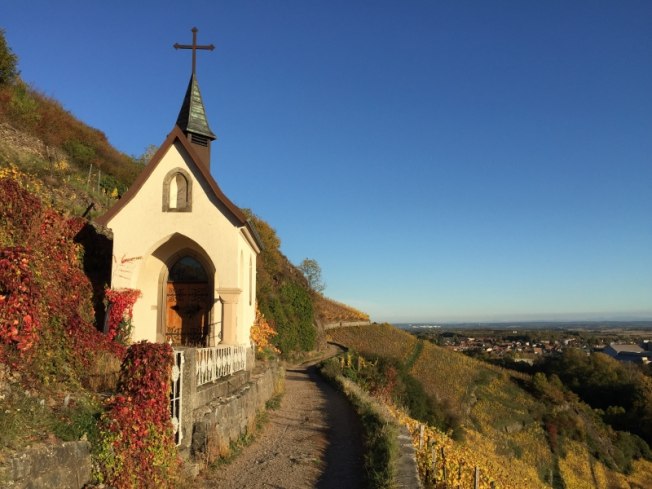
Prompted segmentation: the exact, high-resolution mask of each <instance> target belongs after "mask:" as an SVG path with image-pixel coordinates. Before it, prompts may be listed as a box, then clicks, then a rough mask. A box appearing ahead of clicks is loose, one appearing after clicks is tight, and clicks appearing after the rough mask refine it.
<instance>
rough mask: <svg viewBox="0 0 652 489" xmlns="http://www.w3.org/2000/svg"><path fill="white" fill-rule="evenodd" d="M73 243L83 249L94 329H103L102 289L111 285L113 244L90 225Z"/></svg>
mask: <svg viewBox="0 0 652 489" xmlns="http://www.w3.org/2000/svg"><path fill="white" fill-rule="evenodd" d="M75 243H79V244H80V245H82V247H83V248H84V263H83V266H84V274H85V275H86V276H87V277H88V280H89V281H90V282H91V286H92V288H93V308H94V309H95V327H96V328H97V329H98V330H99V331H103V329H104V317H105V314H106V310H105V306H104V288H105V287H108V285H109V284H110V283H111V256H112V252H113V243H112V242H111V240H110V239H109V238H108V237H107V236H105V235H104V234H102V233H99V232H98V231H97V229H96V228H95V227H94V226H93V225H92V224H91V223H90V222H88V223H86V224H85V225H84V227H83V228H82V229H81V230H80V231H79V232H78V233H77V236H75Z"/></svg>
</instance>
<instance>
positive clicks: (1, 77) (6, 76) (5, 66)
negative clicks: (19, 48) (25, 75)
mask: <svg viewBox="0 0 652 489" xmlns="http://www.w3.org/2000/svg"><path fill="white" fill-rule="evenodd" d="M17 64H18V57H17V56H16V55H15V54H14V53H13V51H12V50H11V48H10V47H9V46H8V45H7V41H6V39H5V31H4V29H0V85H6V84H8V83H11V82H13V81H14V80H15V79H16V77H17V76H18V69H17V68H16V65H17Z"/></svg>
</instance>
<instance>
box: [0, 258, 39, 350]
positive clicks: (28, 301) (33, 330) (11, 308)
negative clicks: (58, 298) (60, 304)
mask: <svg viewBox="0 0 652 489" xmlns="http://www.w3.org/2000/svg"><path fill="white" fill-rule="evenodd" d="M30 256H31V252H30V250H29V249H27V248H24V247H12V248H5V249H1V250H0V342H2V343H4V344H5V345H14V346H16V348H17V349H18V350H20V351H21V352H22V351H25V350H29V349H30V348H31V347H32V346H33V345H34V343H35V342H36V341H37V339H38V333H39V329H40V321H39V319H38V315H37V314H35V312H36V306H37V304H38V298H39V294H38V290H36V287H35V286H34V282H33V274H32V270H31V267H30Z"/></svg>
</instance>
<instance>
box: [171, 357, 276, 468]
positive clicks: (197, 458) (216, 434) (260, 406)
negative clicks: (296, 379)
mask: <svg viewBox="0 0 652 489" xmlns="http://www.w3.org/2000/svg"><path fill="white" fill-rule="evenodd" d="M239 374H240V375H239V376H238V375H234V376H231V377H229V378H227V379H225V380H224V381H222V382H216V383H215V384H210V385H207V386H202V387H200V388H199V389H198V390H197V396H195V399H196V400H197V401H198V402H196V403H195V404H194V406H193V409H192V415H191V421H190V422H191V424H192V429H191V431H190V436H188V437H186V438H184V441H183V444H182V447H181V448H182V450H181V454H182V456H183V457H184V458H186V460H187V462H188V464H189V465H191V466H192V467H191V471H192V472H194V473H197V472H198V471H199V470H200V469H201V468H203V467H205V466H206V465H207V464H210V463H211V462H214V461H215V460H217V459H218V458H219V457H223V456H225V455H227V454H228V453H229V447H230V445H231V443H232V442H235V441H237V440H238V439H240V438H241V437H243V436H244V435H246V434H250V433H252V431H253V429H254V427H255V425H256V417H257V415H258V414H259V413H260V412H262V411H263V410H264V409H265V403H266V402H267V401H268V400H269V399H271V398H272V397H273V396H274V394H276V393H277V392H279V391H280V389H281V386H282V382H283V379H284V370H283V368H282V367H281V366H280V365H279V364H278V362H274V363H271V364H269V365H266V366H264V367H261V366H259V367H257V368H256V369H255V370H254V371H253V372H241V373H239ZM184 425H187V422H184Z"/></svg>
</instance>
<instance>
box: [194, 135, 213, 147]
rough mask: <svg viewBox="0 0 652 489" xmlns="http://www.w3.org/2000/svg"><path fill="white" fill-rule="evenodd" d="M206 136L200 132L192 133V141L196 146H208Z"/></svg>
mask: <svg viewBox="0 0 652 489" xmlns="http://www.w3.org/2000/svg"><path fill="white" fill-rule="evenodd" d="M208 141H209V139H208V137H207V136H204V135H202V134H192V142H193V143H195V144H196V145H198V146H208Z"/></svg>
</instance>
